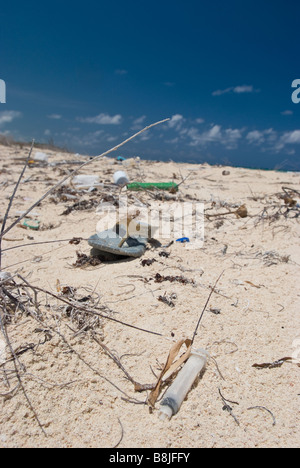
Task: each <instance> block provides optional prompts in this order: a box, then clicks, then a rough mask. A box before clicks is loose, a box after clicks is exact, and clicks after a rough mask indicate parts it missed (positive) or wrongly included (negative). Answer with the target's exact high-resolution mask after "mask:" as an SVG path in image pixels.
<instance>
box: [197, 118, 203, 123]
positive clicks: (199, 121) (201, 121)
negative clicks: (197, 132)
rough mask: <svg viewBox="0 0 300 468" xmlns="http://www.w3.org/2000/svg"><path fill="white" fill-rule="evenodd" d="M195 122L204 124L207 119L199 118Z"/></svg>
mask: <svg viewBox="0 0 300 468" xmlns="http://www.w3.org/2000/svg"><path fill="white" fill-rule="evenodd" d="M195 122H196V123H197V124H202V123H204V122H205V120H204V119H201V118H198V119H196V120H195Z"/></svg>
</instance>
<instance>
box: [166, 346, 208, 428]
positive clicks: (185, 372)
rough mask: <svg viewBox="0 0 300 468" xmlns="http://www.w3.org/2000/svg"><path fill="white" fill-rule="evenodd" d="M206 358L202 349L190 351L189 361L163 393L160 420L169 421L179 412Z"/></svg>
mask: <svg viewBox="0 0 300 468" xmlns="http://www.w3.org/2000/svg"><path fill="white" fill-rule="evenodd" d="M208 357H209V354H208V352H207V351H205V350H204V349H197V350H192V351H191V355H190V357H189V359H188V360H187V362H186V363H185V365H184V366H183V368H182V369H181V370H180V372H179V373H178V375H177V377H176V379H175V380H174V382H173V383H172V385H171V386H170V388H169V389H168V390H167V391H166V393H165V396H164V398H163V400H162V402H161V404H160V410H159V418H160V419H166V418H168V419H170V418H171V417H172V416H173V415H174V414H176V413H177V412H178V411H179V409H180V406H181V404H182V402H183V400H184V399H185V397H186V395H187V393H188V392H189V390H190V388H191V387H192V385H193V383H194V381H195V379H196V377H197V376H198V375H199V373H200V372H201V370H202V369H203V368H204V366H205V365H206V362H207V359H208Z"/></svg>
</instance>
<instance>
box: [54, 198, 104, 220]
mask: <svg viewBox="0 0 300 468" xmlns="http://www.w3.org/2000/svg"><path fill="white" fill-rule="evenodd" d="M98 205H99V200H98V199H97V198H89V199H88V200H82V201H78V202H76V203H74V204H73V205H71V206H68V208H66V209H65V211H63V212H62V213H61V216H66V215H69V214H70V213H72V211H85V210H91V209H93V208H95V207H97V206H98Z"/></svg>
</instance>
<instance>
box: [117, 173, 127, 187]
mask: <svg viewBox="0 0 300 468" xmlns="http://www.w3.org/2000/svg"><path fill="white" fill-rule="evenodd" d="M114 183H115V184H116V185H120V186H124V185H126V184H128V183H129V179H128V177H127V174H126V173H125V172H123V171H117V172H115V173H114Z"/></svg>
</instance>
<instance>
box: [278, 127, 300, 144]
mask: <svg viewBox="0 0 300 468" xmlns="http://www.w3.org/2000/svg"><path fill="white" fill-rule="evenodd" d="M280 141H281V143H283V144H287V145H293V144H297V145H299V144H300V130H294V131H293V132H286V133H284V134H283V135H282V136H281V138H280Z"/></svg>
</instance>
